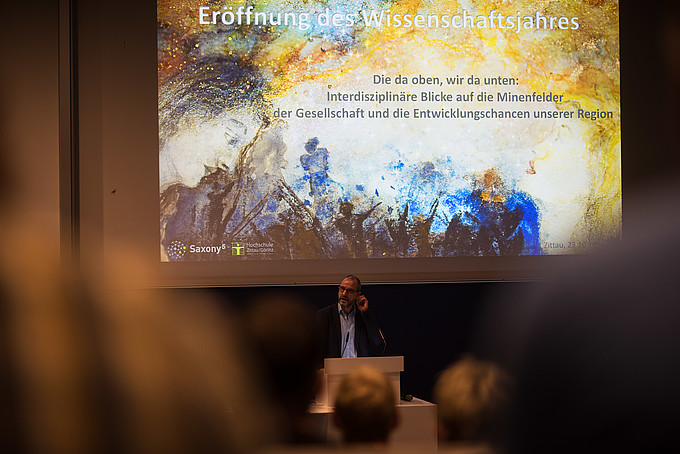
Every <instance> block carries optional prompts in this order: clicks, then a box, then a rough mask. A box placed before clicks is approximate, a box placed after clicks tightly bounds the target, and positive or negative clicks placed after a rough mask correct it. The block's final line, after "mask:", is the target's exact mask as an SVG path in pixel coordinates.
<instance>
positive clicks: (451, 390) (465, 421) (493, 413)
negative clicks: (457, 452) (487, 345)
mask: <svg viewBox="0 0 680 454" xmlns="http://www.w3.org/2000/svg"><path fill="white" fill-rule="evenodd" d="M510 384H511V380H510V377H509V376H508V374H507V373H506V372H505V371H504V370H503V369H502V368H500V367H499V366H498V365H496V364H494V363H492V362H489V361H481V360H478V359H475V358H473V357H471V356H466V357H464V358H463V359H461V360H459V361H457V362H455V363H454V364H452V365H450V366H449V367H448V368H447V369H446V370H445V371H444V372H443V373H442V374H441V375H440V376H439V378H438V380H437V383H436V384H435V388H434V400H435V403H436V404H437V414H438V425H439V431H438V433H439V438H440V440H443V441H449V442H457V441H474V442H479V441H482V442H497V441H498V439H499V438H500V436H502V433H501V432H502V430H503V429H502V428H503V424H504V422H505V418H506V410H507V406H508V402H509V399H510V392H511V390H510Z"/></svg>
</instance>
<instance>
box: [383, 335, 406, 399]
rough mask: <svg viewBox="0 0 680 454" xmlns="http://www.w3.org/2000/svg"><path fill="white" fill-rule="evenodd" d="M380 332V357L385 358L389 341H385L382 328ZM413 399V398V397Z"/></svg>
mask: <svg viewBox="0 0 680 454" xmlns="http://www.w3.org/2000/svg"><path fill="white" fill-rule="evenodd" d="M378 332H379V333H380V337H381V338H382V341H383V349H382V353H380V356H383V355H384V354H385V350H387V341H386V340H385V336H384V335H383V332H382V330H381V329H380V328H378ZM411 398H413V396H411Z"/></svg>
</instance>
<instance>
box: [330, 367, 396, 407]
mask: <svg viewBox="0 0 680 454" xmlns="http://www.w3.org/2000/svg"><path fill="white" fill-rule="evenodd" d="M361 367H373V368H374V369H378V370H379V371H382V372H383V373H384V374H385V375H387V378H388V379H389V380H390V382H391V383H392V386H393V387H394V393H395V396H394V397H395V399H396V401H397V402H399V399H400V398H401V372H403V370H404V357H403V356H381V357H365V358H326V359H325V360H324V368H323V369H322V370H323V382H324V383H323V386H322V389H321V392H320V393H319V394H318V395H317V396H316V403H317V404H318V405H329V406H332V405H333V402H335V395H336V393H337V390H338V386H339V385H340V382H341V381H342V378H343V377H344V376H345V375H347V374H348V373H350V372H351V371H353V370H355V369H358V368H361Z"/></svg>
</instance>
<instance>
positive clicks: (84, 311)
mask: <svg viewBox="0 0 680 454" xmlns="http://www.w3.org/2000/svg"><path fill="white" fill-rule="evenodd" d="M27 230H30V229H27V228H26V226H24V227H23V229H18V231H12V233H11V234H10V233H9V232H10V231H9V230H4V231H3V233H5V234H8V235H9V237H11V238H12V239H13V241H12V242H11V244H8V245H7V246H6V247H4V248H2V251H0V299H1V300H2V304H0V402H2V404H0V452H5V453H10V452H22V453H28V454H62V453H70V454H86V453H87V454H89V453H122V452H125V453H129V454H149V453H173V454H181V453H211V454H212V453H216V452H221V453H242V452H251V451H252V449H254V447H255V446H256V444H257V443H258V442H259V441H260V440H263V439H267V437H268V427H269V426H268V423H267V419H266V418H267V415H268V414H269V412H268V411H267V410H266V409H263V408H262V406H261V405H259V404H258V396H259V395H260V391H259V389H257V388H256V387H254V376H253V374H252V373H251V372H250V370H251V368H250V367H249V364H248V362H247V361H245V360H244V356H243V355H242V354H241V353H240V349H239V348H238V346H237V344H236V341H237V339H233V338H232V334H233V332H234V329H233V327H232V326H231V323H230V319H229V318H228V317H226V316H225V314H224V313H223V312H222V311H221V310H219V309H218V308H217V307H216V306H215V305H214V302H213V301H210V300H208V299H207V296H206V295H198V294H196V293H192V299H191V300H186V299H185V298H182V297H181V295H182V294H177V293H176V292H174V291H171V290H159V289H146V290H137V289H127V288H122V287H120V286H119V284H120V282H108V279H107V283H102V284H101V285H99V284H95V283H93V282H89V281H88V282H84V280H83V279H82V278H79V277H75V276H74V273H73V272H71V271H70V270H65V269H62V268H61V267H60V264H59V259H58V255H57V254H53V253H51V252H55V251H50V248H49V247H48V246H46V245H44V244H41V243H42V242H41V241H40V237H36V236H33V235H31V234H30V232H27ZM134 263H135V262H130V263H129V264H128V268H131V267H133V265H134ZM122 268H123V267H118V269H119V270H120V269H122ZM100 277H101V276H100ZM235 365H238V366H237V367H236V366H235Z"/></svg>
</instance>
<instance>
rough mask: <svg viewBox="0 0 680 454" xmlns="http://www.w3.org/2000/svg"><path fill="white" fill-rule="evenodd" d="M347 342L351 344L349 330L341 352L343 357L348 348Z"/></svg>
mask: <svg viewBox="0 0 680 454" xmlns="http://www.w3.org/2000/svg"><path fill="white" fill-rule="evenodd" d="M347 344H349V331H347V336H345V346H344V347H342V353H340V357H341V358H342V357H343V356H344V355H345V350H347Z"/></svg>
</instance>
